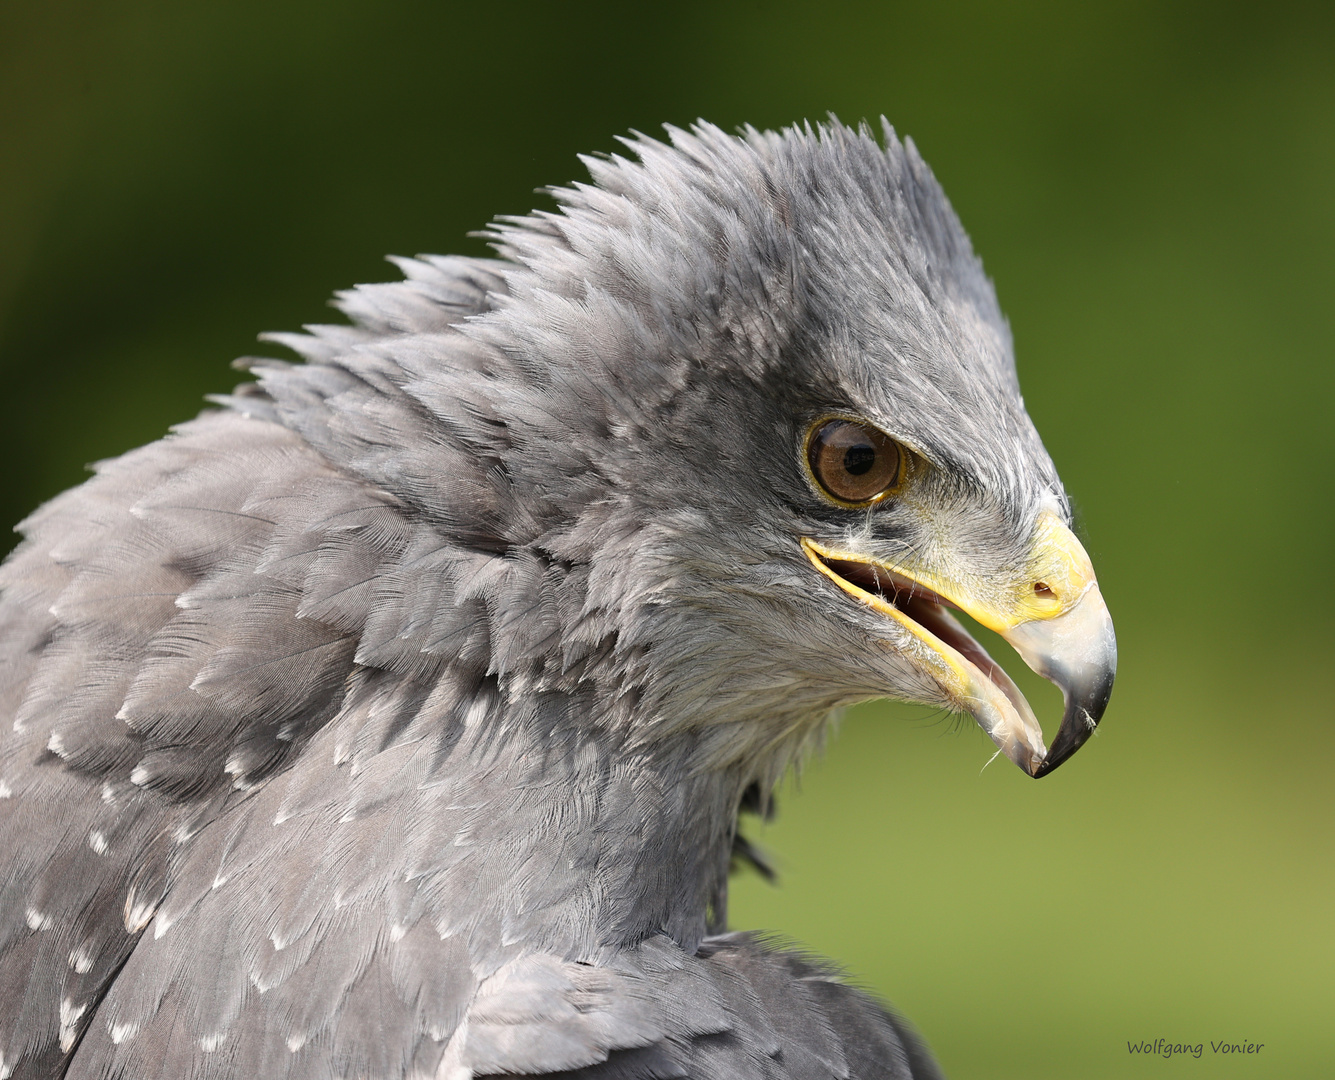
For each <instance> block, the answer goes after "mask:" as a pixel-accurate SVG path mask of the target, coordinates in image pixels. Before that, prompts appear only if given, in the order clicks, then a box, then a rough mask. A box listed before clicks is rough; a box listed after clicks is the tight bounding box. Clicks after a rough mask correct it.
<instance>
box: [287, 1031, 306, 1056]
mask: <svg viewBox="0 0 1335 1080" xmlns="http://www.w3.org/2000/svg"><path fill="white" fill-rule="evenodd" d="M286 1042H287V1048H288V1050H289V1051H291V1052H292V1053H294V1054H295V1053H296V1052H297V1051H298V1050H300V1049H301V1048H302V1047H303V1046H305V1045H306V1036H305V1034H304V1033H302V1034H297V1035H289V1036H288V1037H287V1040H286Z"/></svg>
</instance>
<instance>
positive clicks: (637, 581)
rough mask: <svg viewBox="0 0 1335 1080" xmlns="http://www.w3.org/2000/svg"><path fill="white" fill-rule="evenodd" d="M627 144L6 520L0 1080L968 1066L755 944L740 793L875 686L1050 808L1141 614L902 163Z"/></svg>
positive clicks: (680, 141)
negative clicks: (740, 914)
mask: <svg viewBox="0 0 1335 1080" xmlns="http://www.w3.org/2000/svg"><path fill="white" fill-rule="evenodd" d="M627 145H628V146H629V149H630V151H631V152H630V154H628V155H627V156H607V157H600V158H593V159H589V160H587V162H586V164H587V167H588V169H589V171H590V173H591V182H590V183H577V184H574V185H573V186H571V187H568V188H562V189H559V190H556V191H555V192H554V194H555V197H556V199H557V202H558V207H557V209H555V210H553V211H550V212H535V213H533V214H530V215H527V216H523V217H515V218H503V219H500V220H499V221H498V222H497V223H496V224H495V226H494V227H493V229H492V231H491V233H490V236H491V239H492V242H493V243H494V245H495V248H496V252H497V257H496V258H495V259H482V258H447V257H434V256H432V257H420V258H416V259H399V260H396V262H397V265H398V266H399V268H400V269H401V271H402V272H403V275H404V280H402V281H398V282H395V283H393V284H383V285H370V286H365V285H364V286H360V287H358V288H355V289H353V290H351V291H348V292H345V293H342V294H340V296H339V298H338V302H337V306H338V307H339V309H340V310H341V311H342V312H343V313H344V314H345V315H346V316H347V317H348V319H349V320H350V322H349V323H348V324H344V325H328V326H312V327H309V328H308V330H307V332H305V333H303V334H276V335H273V336H272V338H270V340H272V341H274V342H277V343H279V344H281V345H282V346H285V347H287V348H290V349H291V350H294V351H295V353H296V354H298V357H299V360H297V361H294V362H284V361H279V360H274V359H264V360H252V361H249V362H248V367H249V371H250V372H251V374H252V376H253V382H250V383H248V384H246V385H243V386H241V387H240V388H239V389H237V390H236V391H235V392H234V393H233V394H231V395H228V396H223V397H219V398H216V399H215V400H214V404H215V406H216V407H215V408H212V409H210V410H209V411H206V412H205V413H203V414H202V415H200V416H199V417H198V418H197V419H195V420H192V421H190V422H188V423H185V424H182V425H180V426H179V427H177V428H175V429H174V430H173V432H172V433H171V434H170V435H169V436H167V437H166V438H164V439H162V440H161V441H159V442H155V443H153V444H151V445H149V446H146V447H143V448H141V449H139V450H135V451H133V452H131V453H128V454H125V455H124V456H122V457H119V458H116V459H114V460H111V461H105V462H102V463H101V464H99V465H98V466H96V475H95V476H94V477H93V478H92V479H90V480H88V481H87V482H86V483H85V484H83V485H82V486H81V487H78V488H75V489H73V490H71V491H69V492H66V493H65V494H63V495H61V496H59V497H58V498H56V499H54V500H53V501H51V502H49V503H47V504H46V505H45V506H43V507H41V508H40V509H39V510H37V511H36V512H35V513H34V514H33V515H32V516H31V517H30V518H28V519H27V521H26V522H24V523H23V524H22V525H21V526H20V529H21V531H22V533H23V535H24V540H23V542H22V543H21V545H20V546H19V547H18V548H17V549H16V551H15V552H14V554H13V555H12V556H11V557H10V558H9V560H8V561H7V562H6V563H5V564H4V566H3V569H0V586H2V587H3V600H2V601H0V642H2V645H0V648H2V650H3V660H2V664H3V666H2V668H0V712H3V716H4V724H3V730H2V731H0V1077H3V1078H5V1080H19V1078H29V1077H69V1078H71V1080H73V1078H80V1080H82V1078H93V1077H98V1078H121V1077H124V1078H134V1080H146V1078H163V1080H168V1078H170V1080H181V1078H194V1077H219V1078H224V1077H226V1078H252V1077H265V1078H269V1077H284V1078H293V1080H296V1078H307V1077H309V1078H316V1077H320V1078H325V1077H339V1078H343V1077H346V1078H354V1077H355V1078H368V1080H388V1078H401V1077H433V1078H441V1080H461V1078H466V1077H482V1076H493V1075H525V1076H528V1075H535V1074H562V1075H566V1076H578V1077H584V1078H587V1080H593V1078H600V1080H611V1078H621V1080H628V1078H636V1077H643V1078H666V1077H698V1078H711V1080H714V1078H717V1080H741V1078H752V1077H754V1078H761V1077H772V1078H779V1077H792V1078H797V1077H863V1078H867V1077H892V1078H896V1080H903V1078H908V1077H915V1078H921V1077H932V1076H936V1075H938V1073H937V1070H936V1066H935V1065H934V1064H933V1062H932V1059H931V1057H930V1055H929V1053H928V1052H927V1051H926V1050H925V1049H924V1048H923V1046H922V1044H921V1043H920V1042H919V1041H918V1039H917V1038H916V1037H915V1036H914V1035H913V1034H912V1032H911V1031H910V1029H909V1028H908V1027H907V1025H906V1024H905V1023H904V1022H903V1021H901V1020H899V1019H898V1018H896V1017H895V1016H894V1015H893V1014H892V1013H890V1012H888V1011H887V1010H886V1009H885V1008H883V1007H882V1006H881V1005H879V1004H877V1003H876V1002H875V1001H874V1000H873V999H872V998H871V997H870V996H868V995H866V994H864V993H863V992H861V991H859V990H857V989H856V988H854V987H852V986H850V985H848V984H847V983H845V982H844V981H841V979H840V978H839V977H838V975H837V974H836V973H835V972H834V971H833V970H832V969H831V968H830V967H829V966H828V965H827V964H825V963H823V962H822V961H819V960H816V959H813V958H810V957H808V956H805V955H803V954H801V953H799V952H797V951H795V950H794V949H792V948H790V947H787V946H783V945H780V944H776V943H775V942H773V941H771V940H769V939H765V938H761V937H758V936H755V935H751V934H746V933H730V932H728V930H727V926H726V898H727V877H728V871H729V863H730V859H731V858H732V856H733V852H734V847H735V844H736V838H737V816H738V811H739V808H742V807H743V805H747V806H755V807H760V808H763V807H764V806H765V805H766V804H767V802H768V800H769V797H770V793H771V792H772V790H773V788H774V786H775V784H776V782H777V781H778V780H779V779H780V778H781V777H782V776H783V775H784V773H785V770H787V769H788V767H789V766H790V764H792V763H793V762H794V761H795V760H796V759H798V758H800V757H801V756H802V755H803V754H805V753H806V752H808V750H810V749H811V748H812V747H813V746H814V745H815V744H817V743H818V742H819V741H820V739H821V736H822V732H823V731H824V730H825V729H826V727H827V724H828V722H829V719H830V717H831V715H832V714H833V713H835V712H837V710H839V709H840V708H841V707H843V706H846V705H848V704H849V703H852V702H856V701H860V700H865V699H868V698H874V697H879V696H889V697H893V698H901V699H906V700H910V701H915V702H923V703H927V704H929V705H933V706H940V707H944V708H947V709H952V710H958V711H962V712H964V713H968V714H970V715H972V716H973V717H974V718H975V719H976V720H977V722H978V723H979V724H980V725H981V726H982V727H983V729H984V730H985V731H986V732H987V733H988V735H990V736H991V738H992V739H993V740H994V741H995V742H996V744H997V747H998V748H999V749H1000V751H1001V752H1002V753H1004V754H1005V755H1006V756H1007V757H1008V758H1009V759H1010V760H1011V761H1013V762H1014V763H1015V764H1016V765H1018V766H1019V767H1020V768H1021V769H1023V770H1024V771H1025V772H1026V773H1028V774H1030V775H1031V776H1042V775H1044V774H1045V773H1047V772H1049V771H1051V770H1052V769H1054V768H1056V767H1057V766H1058V765H1059V764H1061V762H1063V761H1064V760H1065V759H1066V758H1067V757H1069V756H1070V755H1071V754H1072V753H1073V752H1074V751H1075V750H1076V749H1077V748H1078V747H1079V746H1080V745H1081V743H1082V742H1084V741H1085V740H1086V738H1087V737H1088V736H1089V734H1090V732H1091V731H1092V730H1093V729H1094V726H1095V724H1096V723H1097V722H1098V720H1099V718H1100V717H1101V715H1102V713H1103V710H1104V706H1105V704H1106V703H1107V700H1108V696H1109V694H1110V692H1111V686H1112V678H1113V670H1114V666H1115V644H1114V638H1113V633H1112V628H1111V622H1110V620H1109V617H1108V612H1107V608H1106V607H1105V606H1104V603H1103V601H1102V599H1101V597H1100V593H1099V589H1098V585H1097V584H1096V581H1095V577H1094V573H1093V570H1092V568H1091V566H1090V562H1089V559H1088V557H1087V556H1086V554H1085V552H1084V550H1083V548H1082V547H1081V545H1080V543H1079V542H1078V541H1077V540H1076V538H1075V536H1074V535H1073V533H1072V532H1071V529H1070V527H1069V523H1070V510H1069V507H1068V503H1067V499H1066V497H1065V495H1064V494H1063V490H1062V486H1061V483H1060V481H1059V480H1058V477H1057V473H1056V471H1055V470H1054V467H1053V465H1052V462H1051V460H1050V459H1049V457H1048V455H1047V453H1046V452H1045V450H1044V448H1043V445H1042V443H1041V441H1040V439H1039V436H1038V434H1037V433H1036V431H1035V429H1034V427H1033V425H1032V423H1031V422H1030V420H1029V417H1028V416H1027V415H1026V413H1025V409H1024V405H1023V402H1022V400H1021V397H1020V389H1019V385H1018V382H1017V379H1016V373H1015V366H1014V361H1013V359H1012V346H1011V339H1010V334H1009V331H1008V328H1007V324H1006V322H1005V321H1004V319H1003V317H1002V316H1001V314H1000V312H999V309H998V306H997V302H996V299H995V295H994V291H993V288H992V285H991V283H990V282H989V280H988V279H987V277H985V275H984V273H983V270H982V267H981V264H980V263H979V262H978V260H977V259H976V257H975V256H974V254H973V252H972V250H971V247H970V244H969V241H968V239H967V237H966V236H965V233H964V232H963V230H962V228H961V226H960V225H959V223H958V221H957V219H956V217H955V215H954V213H953V211H952V210H951V208H950V206H949V204H948V203H947V201H946V199H945V197H944V195H943V194H942V192H941V190H940V188H939V187H938V185H937V182H936V180H935V179H934V178H933V176H932V174H931V173H930V171H929V170H928V168H927V166H926V165H925V164H924V163H923V161H922V160H921V159H920V157H919V156H918V153H917V151H916V150H915V149H914V147H913V145H912V143H911V142H907V141H906V142H903V143H901V142H900V141H899V140H898V139H897V138H896V136H895V134H894V132H893V131H892V130H891V129H890V128H889V127H888V126H887V127H886V129H885V131H884V133H883V135H882V137H880V138H878V137H876V136H875V135H874V134H873V133H872V132H871V131H870V130H869V129H867V128H866V127H865V125H864V126H863V127H862V128H861V129H856V130H855V129H850V128H846V127H844V126H841V125H840V124H839V123H838V122H837V121H831V122H830V123H829V124H827V125H824V126H820V127H815V128H813V127H811V126H805V127H799V128H793V129H788V130H785V131H782V132H779V133H774V132H760V131H756V130H754V129H749V128H748V129H744V130H743V131H742V132H741V133H740V134H739V135H731V134H726V133H724V132H722V131H720V130H719V129H717V128H715V127H712V126H709V125H705V124H700V125H698V126H696V127H694V128H692V129H691V130H689V131H685V130H676V129H669V141H668V142H658V141H655V140H651V139H647V138H644V137H641V136H637V137H635V138H633V139H630V140H628V143H627ZM952 609H959V610H961V611H964V612H967V613H968V614H969V615H970V616H972V617H973V618H974V619H976V620H977V621H978V622H979V623H981V624H982V625H984V626H986V627H989V628H990V629H992V630H994V631H996V632H998V633H999V634H1000V635H1001V636H1002V637H1004V638H1005V639H1006V640H1007V641H1009V642H1010V644H1011V645H1013V646H1014V647H1015V648H1016V649H1017V650H1018V652H1019V653H1020V654H1021V655H1022V656H1023V657H1024V659H1025V660H1026V661H1027V662H1028V663H1029V664H1030V665H1031V666H1032V667H1034V668H1035V669H1036V670H1038V671H1039V672H1040V673H1042V674H1043V675H1044V676H1046V677H1047V678H1049V679H1051V680H1052V681H1054V682H1055V683H1057V684H1058V685H1059V686H1060V687H1061V688H1062V689H1063V691H1064V692H1065V695H1066V711H1065V715H1064V716H1063V718H1062V720H1061V726H1060V730H1059V731H1058V733H1057V735H1056V737H1055V740H1054V741H1053V744H1052V746H1051V748H1048V747H1046V746H1045V745H1044V741H1043V734H1042V731H1041V729H1040V727H1039V725H1038V723H1037V721H1036V720H1035V718H1034V715H1033V713H1032V712H1031V710H1030V708H1029V706H1028V705H1027V704H1026V702H1025V700H1024V698H1023V697H1022V696H1021V694H1020V693H1019V691H1018V690H1017V689H1016V687H1015V686H1014V684H1013V683H1012V682H1011V681H1010V680H1009V679H1008V678H1007V677H1006V675H1005V674H1004V673H1003V672H1002V670H1001V668H1000V667H999V666H998V665H997V664H996V663H995V662H994V661H993V660H992V659H991V658H990V657H989V656H988V654H987V653H986V652H985V651H984V650H983V648H982V647H981V646H980V645H978V644H977V643H976V642H975V641H974V640H973V638H971V637H970V635H969V634H968V633H967V632H966V631H965V630H964V629H963V628H962V627H961V624H960V623H959V622H958V621H957V620H956V619H955V618H954V616H953V615H952V613H951V611H952Z"/></svg>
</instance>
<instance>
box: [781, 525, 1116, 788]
mask: <svg viewBox="0 0 1335 1080" xmlns="http://www.w3.org/2000/svg"><path fill="white" fill-rule="evenodd" d="M802 549H803V551H805V552H806V555H807V558H808V559H810V560H811V562H812V564H813V565H814V566H815V567H816V569H817V570H819V571H820V572H821V573H822V574H824V575H825V576H826V577H828V578H829V579H830V580H831V581H833V582H834V583H835V584H836V585H838V586H839V587H840V588H841V589H842V590H843V591H844V592H846V593H847V594H848V595H849V596H851V597H853V598H854V599H856V600H858V601H860V602H861V603H863V604H865V605H867V606H868V607H870V608H872V609H873V610H875V611H877V612H879V613H880V614H882V615H884V616H886V617H887V618H890V619H893V620H894V621H895V622H897V623H899V624H900V625H901V626H903V627H904V628H905V629H906V630H908V631H909V633H910V635H911V638H910V639H909V641H910V645H909V652H910V655H911V658H912V659H913V660H914V661H916V662H917V663H918V665H919V666H920V667H922V668H923V669H924V670H925V671H927V673H928V674H930V675H931V676H932V678H933V679H934V680H935V681H936V683H937V684H938V685H939V686H941V688H942V689H943V690H944V691H945V692H946V694H947V695H948V696H949V697H950V699H951V701H952V702H954V704H955V705H956V706H957V707H958V708H960V709H961V710H962V711H964V712H967V713H969V714H970V715H971V716H973V718H974V719H975V720H976V721H977V722H978V725H979V726H980V727H981V728H982V729H983V730H984V731H986V732H987V733H988V735H989V736H990V737H991V738H992V741H993V742H995V743H996V744H997V747H998V748H999V749H1000V750H1001V751H1002V753H1004V754H1005V755H1006V756H1007V757H1008V758H1010V760H1011V761H1013V762H1015V764H1016V765H1018V766H1019V767H1020V768H1021V769H1023V770H1024V771H1025V772H1026V773H1028V774H1029V775H1030V776H1033V777H1040V776H1046V775H1047V774H1048V773H1050V772H1052V770H1053V769H1055V768H1057V766H1058V765H1060V764H1061V763H1062V762H1063V761H1065V760H1066V759H1067V758H1069V757H1070V756H1071V755H1072V754H1074V753H1075V752H1076V751H1077V750H1078V749H1080V747H1081V746H1082V745H1083V744H1084V742H1085V740H1086V739H1088V738H1089V736H1090V735H1091V734H1093V732H1094V729H1095V728H1096V727H1097V726H1098V722H1099V720H1100V719H1101V718H1102V716H1103V711H1104V709H1105V708H1107V705H1108V699H1109V697H1111V696H1112V687H1113V678H1114V676H1115V675H1116V672H1117V639H1116V637H1115V636H1114V634H1113V625H1112V618H1111V616H1109V614H1108V608H1107V605H1106V604H1104V602H1103V596H1102V594H1101V593H1100V592H1099V586H1098V581H1097V580H1096V579H1095V577H1094V568H1093V566H1092V565H1091V564H1090V561H1089V556H1088V555H1087V554H1086V553H1085V549H1084V548H1083V547H1082V546H1081V544H1080V541H1079V540H1077V539H1076V537H1075V534H1074V533H1072V532H1071V530H1070V529H1068V528H1067V527H1066V526H1065V525H1064V524H1063V523H1062V522H1061V521H1060V520H1059V519H1058V518H1057V516H1056V515H1055V514H1052V513H1044V514H1043V515H1042V516H1041V517H1040V518H1039V520H1038V523H1037V527H1036V528H1035V531H1034V536H1033V541H1032V545H1031V555H1030V559H1029V563H1028V566H1027V568H1026V573H1025V575H1024V576H1023V581H1022V583H1021V584H1020V585H1018V586H1016V587H1014V588H1011V589H1010V590H1009V591H1003V592H1002V593H1000V594H994V593H992V592H991V590H985V589H982V588H970V587H968V586H967V585H966V584H965V583H963V582H960V581H954V580H950V579H948V578H946V577H943V576H941V575H939V574H936V573H934V572H932V571H930V570H927V569H925V568H922V567H918V566H906V565H899V564H895V563H889V562H885V561H882V560H878V559H873V558H871V557H870V556H868V555H864V554H860V553H857V552H852V551H846V550H841V549H838V548H831V547H826V546H825V545H823V544H820V543H817V542H816V541H814V540H811V539H808V538H805V537H804V538H803V539H802ZM984 593H987V594H988V595H984ZM950 608H955V609H958V610H960V611H963V612H965V613H966V614H967V615H969V616H971V617H972V618H974V619H976V620H977V621H978V622H979V623H981V624H982V625H983V626H986V627H987V628H988V629H989V630H994V631H996V632H997V633H998V634H1000V635H1001V636H1002V637H1003V638H1005V639H1006V641H1008V642H1009V643H1010V644H1011V645H1012V646H1013V647H1014V648H1015V650H1016V652H1018V653H1019V654H1020V656H1021V657H1022V658H1023V659H1024V661H1025V663H1026V664H1028V665H1029V666H1030V667H1031V668H1033V670H1034V671H1036V672H1038V674H1040V675H1042V676H1043V678H1045V679H1047V680H1049V681H1050V682H1052V683H1054V684H1056V685H1057V686H1058V687H1060V688H1061V691H1062V696H1063V698H1064V700H1065V711H1064V713H1063V715H1062V721H1061V727H1060V728H1059V729H1058V731H1057V737H1056V738H1055V739H1054V740H1053V743H1052V748H1051V749H1050V750H1049V749H1047V748H1046V747H1045V746H1044V745H1043V731H1042V728H1041V727H1039V724H1038V721H1037V720H1036V719H1035V717H1034V713H1033V710H1032V709H1031V708H1030V707H1029V703H1028V702H1027V701H1026V700H1025V698H1024V695H1023V694H1021V693H1020V691H1019V688H1018V687H1017V686H1016V685H1015V683H1014V682H1012V681H1011V679H1010V677H1009V676H1007V675H1006V673H1005V672H1004V671H1003V670H1002V669H1001V667H1000V666H999V665H998V664H997V663H996V661H995V660H993V659H992V658H991V657H990V656H989V655H988V654H987V651H986V650H985V649H984V648H983V647H982V646H981V645H979V644H978V642H977V641H975V640H974V639H973V637H972V636H970V634H969V633H968V631H966V630H965V629H964V627H963V626H961V625H960V623H959V622H958V621H957V620H956V619H955V617H954V616H953V615H951V614H950V611H949V610H948V609H950Z"/></svg>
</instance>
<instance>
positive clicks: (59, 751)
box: [46, 731, 65, 758]
mask: <svg viewBox="0 0 1335 1080" xmlns="http://www.w3.org/2000/svg"><path fill="white" fill-rule="evenodd" d="M46 748H47V749H48V750H50V751H51V753H53V754H55V755H56V757H59V758H63V757H64V756H65V742H64V740H63V739H61V737H60V732H58V731H53V732H51V734H50V736H49V737H48V738H47V740H46Z"/></svg>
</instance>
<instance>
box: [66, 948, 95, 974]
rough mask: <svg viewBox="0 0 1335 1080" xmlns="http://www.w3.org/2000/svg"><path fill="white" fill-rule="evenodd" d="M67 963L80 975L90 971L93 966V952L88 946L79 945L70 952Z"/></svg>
mask: <svg viewBox="0 0 1335 1080" xmlns="http://www.w3.org/2000/svg"><path fill="white" fill-rule="evenodd" d="M69 964H70V967H72V968H73V969H74V970H75V971H76V972H78V973H79V974H80V975H85V974H87V973H88V972H89V971H91V970H92V967H93V954H92V953H90V952H89V951H88V946H87V945H80V946H79V947H78V948H77V949H75V950H74V951H73V952H72V953H70V959H69Z"/></svg>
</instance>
